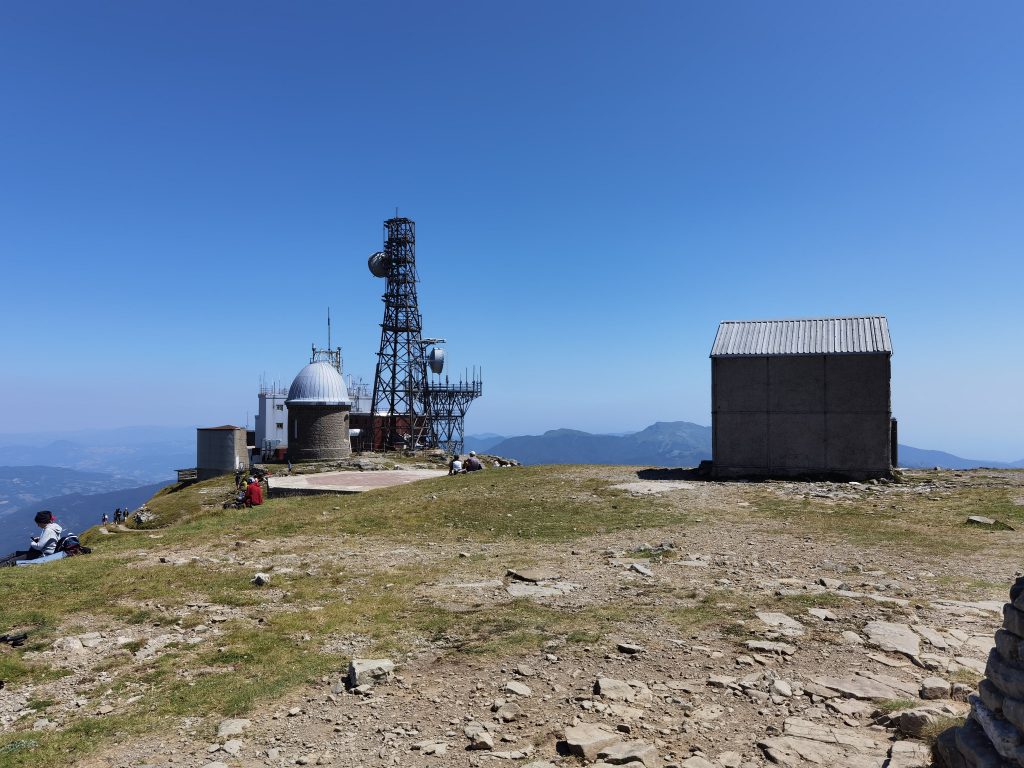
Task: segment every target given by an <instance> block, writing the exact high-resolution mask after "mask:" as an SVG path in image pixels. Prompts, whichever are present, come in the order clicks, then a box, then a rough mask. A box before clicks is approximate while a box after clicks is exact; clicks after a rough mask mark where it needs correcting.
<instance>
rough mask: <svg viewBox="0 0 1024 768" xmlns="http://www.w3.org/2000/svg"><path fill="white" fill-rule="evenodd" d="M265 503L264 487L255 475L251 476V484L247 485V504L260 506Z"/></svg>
mask: <svg viewBox="0 0 1024 768" xmlns="http://www.w3.org/2000/svg"><path fill="white" fill-rule="evenodd" d="M262 503H263V488H262V487H261V486H260V484H259V482H258V481H257V480H256V478H254V477H250V478H249V484H248V485H247V486H246V487H245V506H247V507H258V506H259V505H260V504H262Z"/></svg>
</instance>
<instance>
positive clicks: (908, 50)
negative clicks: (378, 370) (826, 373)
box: [0, 0, 1024, 459]
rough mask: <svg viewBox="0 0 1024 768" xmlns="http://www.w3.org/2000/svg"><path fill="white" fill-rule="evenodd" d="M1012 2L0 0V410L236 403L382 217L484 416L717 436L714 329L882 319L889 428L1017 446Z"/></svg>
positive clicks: (909, 435)
mask: <svg viewBox="0 0 1024 768" xmlns="http://www.w3.org/2000/svg"><path fill="white" fill-rule="evenodd" d="M1022 25H1024V7H1022V6H1021V5H1020V4H1018V3H1011V2H992V3H985V4H977V3H967V2H963V3H948V2H906V3H889V2H862V3H821V2H817V1H815V2H785V1H784V2H773V3H757V2H747V3H737V2H721V3H719V2H716V3H696V2H652V3H628V4H627V3H607V2H586V3H582V2H578V3H577V2H561V3H547V2H522V3H514V4H513V3H502V4H498V3H490V2H482V3H481V2H457V3H456V2H452V3H441V2H438V3H414V2H408V3H340V2H339V3H326V2H325V3H320V2H302V3H266V2H203V3H198V2H180V3H179V2H175V3H172V2H134V1H133V2H95V3H80V2H58V3H53V2H45V1H44V2H38V1H33V2H18V1H17V0H11V1H10V2H6V3H4V4H3V6H2V7H0V115H2V120H0V260H2V263H3V275H4V280H3V285H4V290H3V303H4V308H5V310H6V316H7V328H6V329H5V332H4V333H3V335H2V341H0V359H2V360H3V364H2V369H0V385H2V387H3V392H4V393H5V397H6V398H7V399H8V402H9V403H11V404H13V407H10V406H9V407H8V408H7V409H6V410H7V419H8V423H6V424H5V425H3V428H2V429H0V431H3V432H25V431H36V430H51V429H61V428H80V427H97V426H106V425H109V426H121V425H132V424H165V425H210V424H214V423H217V424H220V423H224V422H235V423H241V422H243V421H244V420H245V418H246V416H247V414H249V415H250V422H251V414H252V412H253V411H254V410H255V407H256V398H255V393H256V389H257V387H258V384H259V381H260V377H261V376H264V375H265V376H266V377H267V378H268V379H270V380H275V379H276V380H280V381H282V382H284V383H286V384H287V382H288V381H290V379H291V377H292V376H294V374H295V373H296V372H297V371H298V370H299V369H300V368H301V367H302V365H303V364H304V363H305V362H306V361H307V358H308V352H309V347H310V344H311V343H313V342H316V343H318V344H321V345H322V344H324V343H326V331H325V327H324V326H325V322H324V318H325V315H326V309H327V307H328V306H330V307H331V314H332V317H333V320H334V339H335V341H336V342H338V343H340V344H341V345H342V346H343V349H344V356H345V362H346V369H347V372H349V373H353V374H356V375H362V376H364V377H365V378H367V379H369V378H371V377H372V373H373V365H374V354H375V352H376V350H377V345H378V342H379V327H378V324H379V323H380V319H381V313H382V305H381V302H380V295H381V292H382V290H383V282H382V281H380V280H377V279H376V278H374V277H372V276H371V275H370V273H369V272H368V271H367V269H366V257H367V256H368V255H369V254H370V253H371V252H373V251H375V250H379V249H380V247H381V245H382V221H383V220H384V219H385V218H387V217H388V216H391V215H393V214H394V210H395V207H396V206H397V207H398V208H399V211H400V213H401V214H402V215H406V216H409V217H411V218H413V219H415V220H416V222H417V235H418V246H417V257H418V264H419V272H420V277H421V280H422V282H421V285H420V305H421V309H422V311H423V315H424V330H425V332H426V333H428V334H430V335H435V336H444V337H446V338H447V339H448V344H447V352H448V360H449V364H450V366H451V368H452V369H453V370H460V369H461V368H463V367H465V366H472V365H474V364H475V365H479V366H482V367H483V371H484V387H485V396H484V398H482V399H481V400H479V401H478V402H477V403H475V404H474V405H473V407H472V408H471V410H470V414H469V416H468V418H467V430H468V431H470V432H484V431H490V432H498V433H502V434H522V433H536V432H540V431H543V430H545V429H550V428H556V427H574V428H578V429H585V430H588V431H608V432H612V431H625V430H630V429H639V428H642V427H644V426H646V425H647V424H649V423H651V422H653V421H656V420H662V421H668V420H689V421H695V422H698V423H702V424H708V423H710V413H709V411H710V391H709V390H710V366H709V361H708V357H707V355H708V352H709V350H710V347H711V343H712V341H713V339H714V335H715V330H716V328H717V324H718V323H719V322H720V321H721V320H726V319H731V320H742V319H760V318H776V317H809V316H823V315H847V314H885V315H887V316H888V317H889V321H890V327H891V331H892V336H893V344H894V349H895V355H894V358H893V406H894V413H895V415H896V416H897V417H898V418H899V420H900V436H901V440H902V441H903V442H906V443H909V444H911V445H918V446H921V447H927V448H939V449H944V450H950V451H953V452H955V453H959V454H960V455H970V456H980V457H984V458H994V459H1019V458H1024V396H1022V395H1021V391H1022V382H1024V354H1022V352H1024V343H1022V336H1021V329H1022V328H1024V309H1022V303H1021V287H1022V285H1024V215H1022V214H1024V210H1022V208H1024V189H1022V180H1024V148H1022V142H1021V139H1020V137H1021V136H1024V98H1022V95H1024V47H1022V46H1021V45H1020V30H1021V28H1022Z"/></svg>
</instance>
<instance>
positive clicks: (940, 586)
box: [0, 469, 1024, 768]
mask: <svg viewBox="0 0 1024 768" xmlns="http://www.w3.org/2000/svg"><path fill="white" fill-rule="evenodd" d="M590 471H593V472H602V471H604V470H600V469H594V470H590ZM992 477H995V478H996V479H995V480H993V479H992V478H990V477H988V476H986V475H984V473H979V474H974V475H972V474H970V473H959V474H957V475H950V476H948V477H946V478H945V479H937V480H936V481H935V482H934V483H926V484H923V485H922V484H920V483H918V484H916V485H914V486H913V487H905V488H901V487H899V486H861V485H850V484H829V483H817V484H807V483H776V484H772V486H771V491H770V492H771V494H774V495H775V496H777V497H778V498H779V499H782V500H786V499H790V498H811V499H815V500H818V501H820V502H821V503H822V504H826V505H831V504H842V503H843V502H844V500H849V499H851V498H852V499H853V500H855V501H857V503H861V504H864V503H877V504H879V505H885V506H898V505H899V504H901V503H902V502H901V500H902V499H903V498H905V497H906V496H907V495H908V494H932V495H937V498H939V497H941V494H942V493H944V492H946V491H947V490H949V489H951V488H955V487H957V485H958V484H963V483H966V482H971V483H982V484H983V483H986V482H998V483H1006V482H1009V483H1011V484H1014V485H1015V487H1016V488H1017V490H1018V491H1020V492H1019V493H1017V494H1016V497H1015V498H1016V499H1017V500H1018V501H1022V500H1024V473H1018V474H1013V475H1009V474H1004V475H998V476H992ZM1006 478H1009V480H1007V479H1006ZM621 479H622V482H621V483H620V487H621V489H622V490H624V491H626V492H627V493H629V494H634V495H640V496H644V495H656V496H659V497H665V496H669V497H671V498H672V499H674V500H675V501H676V503H678V504H680V505H683V506H685V507H686V508H687V509H689V510H691V511H692V513H693V518H692V520H690V521H689V522H688V524H687V525H680V526H670V527H662V528H658V529H648V530H642V531H636V530H633V531H624V532H618V533H614V534H604V535H598V536H590V537H584V538H580V539H578V540H576V541H574V542H572V543H571V544H543V543H537V542H493V543H487V542H484V543H480V542H474V543H466V544H463V545H459V544H455V545H453V544H431V543H429V542H424V543H422V544H416V545H403V546H401V547H395V546H393V545H388V544H387V543H386V542H384V541H381V540H369V539H366V540H356V539H353V538H351V537H345V538H338V539H336V540H328V543H327V546H326V547H325V548H324V550H325V552H326V553H329V556H328V554H326V553H320V554H317V553H311V552H308V551H301V550H297V551H292V552H289V551H287V546H286V542H281V541H275V542H259V541H256V542H252V541H249V542H246V543H245V546H244V547H239V548H238V551H237V552H231V551H229V552H227V553H226V554H225V552H224V549H223V547H221V546H220V545H219V544H216V545H215V544H211V545H210V546H209V547H205V548H198V549H190V550H188V551H162V550H160V549H159V548H158V547H157V545H156V544H157V543H156V542H154V541H149V542H148V543H147V544H145V545H140V546H148V547H149V549H145V550H142V549H140V553H139V555H138V562H139V564H140V567H152V566H154V565H160V566H163V567H166V568H174V567H175V565H176V564H182V563H187V562H192V561H194V560H196V559H199V560H201V561H204V562H209V563H210V564H211V565H216V564H217V563H218V562H224V561H225V560H230V561H231V563H232V564H233V565H237V564H239V563H242V564H244V565H246V566H249V567H251V568H252V571H253V573H254V574H255V573H256V572H257V571H259V572H261V573H265V574H267V577H268V579H267V580H268V583H267V584H266V586H264V587H263V589H264V590H266V597H267V600H266V602H265V603H264V604H263V605H260V606H257V607H253V606H245V607H240V608H236V609H232V608H229V607H225V606H222V605H216V606H214V605H208V604H203V603H193V604H187V605H185V607H184V608H183V609H176V610H178V613H179V615H180V619H181V621H179V625H178V626H176V627H174V628H172V629H170V630H168V629H167V628H166V627H164V628H163V629H155V628H150V627H146V626H137V625H129V624H123V625H115V624H112V623H111V622H110V621H109V619H104V620H102V621H100V622H99V624H100V625H101V626H99V628H98V629H97V630H95V631H93V632H89V633H80V634H68V635H64V636H62V637H61V638H59V639H58V640H57V641H56V642H55V643H54V644H53V647H52V648H50V649H47V650H45V651H36V652H34V654H29V656H33V655H35V656H37V657H43V658H45V660H46V662H47V663H48V664H51V665H54V666H58V667H61V668H65V669H69V670H71V671H72V672H73V675H74V676H73V677H72V678H71V681H74V680H75V679H80V680H83V681H90V685H91V689H87V686H84V685H83V686H75V685H74V684H69V678H63V679H62V681H61V682H60V684H59V685H58V684H54V683H37V684H33V685H26V686H22V687H21V688H20V689H18V690H11V689H10V688H9V689H7V690H4V691H0V723H3V727H4V729H5V730H6V729H9V728H14V727H22V726H23V724H24V718H25V717H34V716H35V715H34V714H33V710H32V709H31V708H30V707H28V703H29V701H30V700H32V699H39V698H40V697H46V698H49V699H53V700H55V701H56V702H58V704H57V705H56V706H51V707H49V708H48V709H47V715H46V717H44V718H40V719H39V720H37V721H36V722H35V727H36V728H37V729H47V728H59V727H61V720H62V714H61V713H62V711H66V712H73V711H74V710H75V709H87V710H89V711H90V713H91V715H92V716H95V717H116V716H117V715H118V712H119V711H121V710H122V709H123V708H124V707H126V706H129V705H131V704H134V703H137V702H138V701H140V700H142V701H145V697H146V696H147V695H148V694H147V690H146V687H145V684H144V683H142V684H139V685H138V686H136V688H135V689H129V690H125V689H123V688H121V687H118V686H115V685H114V684H113V676H108V677H105V676H104V675H105V674H106V673H105V672H104V666H105V664H106V663H107V662H108V661H109V658H110V656H111V654H121V655H127V654H130V655H131V656H132V658H134V659H138V660H140V661H142V660H145V659H152V658H153V657H155V656H159V654H161V653H162V652H163V650H164V649H165V648H168V647H174V646H175V645H183V644H188V645H192V644H195V645H199V644H210V645H216V644H217V638H218V635H219V633H220V632H221V629H220V627H221V626H222V625H223V624H224V623H225V622H228V621H246V622H249V623H250V624H251V625H252V627H253V631H258V629H259V625H260V622H261V621H262V620H263V618H264V617H265V616H266V615H269V614H270V613H272V612H273V611H275V610H294V608H290V607H286V606H284V605H282V604H280V603H279V602H278V601H276V600H275V594H274V589H275V578H276V576H277V574H281V573H287V569H289V568H292V569H296V568H298V569H304V570H306V571H310V572H313V573H315V572H317V569H318V568H323V567H326V565H325V563H326V562H327V561H328V559H329V560H330V561H331V562H341V563H345V562H351V563H359V564H361V566H362V567H364V568H365V567H367V564H370V567H372V568H376V569H378V570H380V571H383V572H387V571H389V570H392V569H395V568H399V567H409V566H415V565H422V566H426V565H431V566H434V567H436V566H437V565H438V564H439V563H452V564H453V565H451V566H450V567H449V568H446V570H445V572H444V575H443V576H442V577H441V578H436V577H435V578H431V579H430V580H428V581H424V582H423V583H421V584H419V585H418V586H417V587H416V594H417V599H418V600H419V601H421V602H422V603H425V604H428V605H430V604H435V605H437V606H443V607H444V608H445V609H446V610H456V611H459V610H462V611H466V612H467V613H468V612H471V611H473V610H475V609H476V608H478V607H479V606H481V605H492V604H504V603H507V604H509V605H510V606H517V605H521V604H522V601H529V602H530V603H536V604H539V605H545V606H551V607H555V608H556V609H558V610H559V611H560V612H563V613H565V614H566V615H570V616H571V615H575V614H576V613H579V614H580V615H581V623H580V625H579V626H578V628H577V629H576V631H575V632H568V633H565V635H564V636H562V637H556V638H553V639H549V640H546V641H545V642H544V643H543V645H541V646H540V647H536V646H531V645H529V644H528V643H527V644H523V643H514V642H510V643H509V647H508V649H507V651H505V652H503V651H501V650H500V649H499V650H498V651H497V652H493V651H491V652H489V653H482V654H474V653H460V652H458V649H459V641H460V638H459V637H457V636H449V637H441V638H430V639H427V638H423V639H422V641H421V642H419V643H418V645H417V648H416V649H415V650H414V651H412V652H411V653H409V654H408V655H406V656H403V657H401V658H395V659H392V660H390V661H392V662H394V668H393V669H391V668H390V667H388V666H385V668H383V669H381V670H378V671H377V672H378V673H377V676H376V677H374V674H375V673H374V666H373V665H369V668H368V670H363V669H361V668H360V669H359V670H356V671H357V672H358V675H357V676H356V677H357V679H352V680H348V679H347V678H348V672H349V670H348V669H346V668H339V669H337V671H336V673H335V674H333V675H329V676H325V677H323V678H322V679H320V680H317V681H315V682H313V683H310V684H307V685H304V686H302V687H301V688H299V689H298V690H296V691H294V692H292V693H290V694H288V695H287V696H286V697H285V698H283V699H280V700H276V701H264V702H257V703H256V704H255V705H254V707H253V708H252V712H251V713H250V714H248V715H247V716H246V717H244V718H237V719H231V720H223V721H220V720H218V721H217V722H212V723H211V722H207V721H204V720H202V719H199V718H186V719H183V720H181V721H180V722H178V724H177V727H176V728H172V729H169V730H167V731H166V732H161V733H151V734H149V735H147V736H144V737H143V738H138V739H132V740H127V741H125V742H123V743H120V744H114V745H111V746H109V747H107V748H105V749H104V750H102V752H100V753H99V754H96V755H93V756H90V757H89V758H87V759H86V760H85V761H84V762H83V763H82V764H84V765H90V766H92V765H95V766H97V768H99V767H100V766H102V767H104V768H106V767H108V766H109V768H136V767H137V766H154V768H172V767H173V768H201V767H202V766H208V765H209V766H210V768H222V767H221V765H218V764H223V765H226V766H229V767H230V768H247V767H249V766H270V767H271V768H284V767H285V766H292V765H331V766H338V768H348V767H352V768H354V767H355V766H391V765H395V766H437V768H443V767H446V766H488V765H493V766H501V765H509V766H529V767H530V768H549V766H569V765H580V764H593V765H631V766H634V768H639V766H646V768H654V767H655V766H662V767H663V768H668V767H669V766H686V768H707V767H708V766H712V767H721V768H740V767H743V768H754V767H755V766H765V765H769V764H779V765H784V766H797V765H805V764H808V765H822V766H825V765H827V766H830V768H831V767H833V766H884V765H888V766H890V768H911V767H912V766H925V765H929V764H930V762H931V757H930V746H929V742H928V740H929V738H934V735H935V733H937V732H938V731H939V730H941V728H943V727H945V726H947V725H949V724H952V723H954V722H956V721H957V718H960V717H962V716H963V714H964V713H965V712H966V710H967V705H966V703H965V702H966V699H967V696H968V694H969V693H971V692H972V691H973V690H974V689H975V686H976V684H977V681H978V680H979V679H980V678H981V677H982V675H983V673H984V669H985V659H986V657H987V655H988V653H989V650H990V648H991V647H992V645H993V635H994V632H995V631H996V629H997V628H998V627H999V626H1000V623H1001V611H1002V604H1003V602H1005V600H1006V590H1007V589H1008V588H1009V586H1010V584H1011V583H1012V581H1013V579H1014V577H1015V576H1017V575H1019V574H1020V573H1021V571H1020V570H1019V569H1020V566H1021V563H1020V561H1019V558H1017V557H1015V556H1014V555H1013V547H1009V548H1007V546H1006V545H1005V541H1004V542H1003V546H1001V547H999V548H993V549H992V550H986V549H982V550H978V549H977V548H975V549H974V550H973V551H972V553H971V555H970V557H969V558H967V557H962V558H961V557H956V556H951V555H950V553H949V551H948V550H942V551H938V552H936V551H929V550H927V549H916V548H900V549H896V548H894V547H891V546H886V545H885V543H884V542H882V543H870V544H864V545H853V544H851V543H850V542H849V540H847V539H840V538H837V537H830V536H828V535H814V536H811V535H807V534H806V533H805V532H804V531H802V530H800V526H799V525H798V524H786V523H780V522H779V521H778V520H768V519H759V520H748V521H744V520H743V510H744V508H745V506H751V505H754V504H757V503H760V502H759V501H758V500H752V499H753V496H752V495H751V494H752V492H753V489H754V488H755V486H754V485H750V486H745V485H744V484H736V483H734V484H719V483H706V482H696V481H688V480H681V479H678V478H673V477H663V478H660V479H659V478H658V477H648V478H644V477H640V478H637V477H636V475H633V477H632V478H630V477H629V476H626V475H623V477H622V478H621ZM944 484H945V485H944ZM757 493H759V494H763V493H764V488H763V487H761V486H757ZM1015 493H1016V491H1015ZM761 498H763V497H761V496H759V497H758V499H761ZM722 510H729V513H728V515H726V514H724V513H722V512H721V511H722ZM983 525H984V524H983ZM962 530H963V533H962V534H960V535H965V536H967V535H974V534H973V530H974V529H972V528H967V527H965V528H964V529H962ZM155 535H157V536H159V534H155ZM979 535H980V534H979ZM1005 535H1007V536H1015V535H1016V534H1015V533H1008V534H1005ZM1014 541H1017V544H1019V540H1017V539H1014ZM1017 551H1019V547H1018V548H1017ZM432 573H436V570H434V571H432ZM306 609H307V610H313V611H315V610H316V606H307V608H306ZM586 609H606V610H609V611H611V610H613V609H614V611H616V613H615V616H616V619H615V623H614V630H613V631H611V632H608V633H601V632H594V631H593V627H591V626H589V625H588V624H587V623H586V619H585V618H583V617H585V616H589V615H590V614H588V613H586ZM323 650H324V651H325V652H326V651H329V652H333V653H337V652H339V651H343V652H344V653H345V655H346V656H348V657H350V658H352V659H362V658H366V656H367V655H368V650H369V649H368V647H367V644H366V642H365V640H364V639H363V638H361V637H359V636H358V635H346V636H339V637H337V638H333V639H332V641H331V644H330V648H324V649H323ZM312 651H313V652H316V651H317V649H312ZM179 674H180V675H182V676H186V677H187V676H191V677H193V678H195V679H199V678H201V677H202V674H203V670H202V669H195V668H192V669H188V668H186V669H181V670H179ZM111 675H113V673H111ZM83 690H85V692H83ZM214 731H216V735H213V732H214ZM2 759H3V758H2V755H0V760H2ZM211 764H212V765H211Z"/></svg>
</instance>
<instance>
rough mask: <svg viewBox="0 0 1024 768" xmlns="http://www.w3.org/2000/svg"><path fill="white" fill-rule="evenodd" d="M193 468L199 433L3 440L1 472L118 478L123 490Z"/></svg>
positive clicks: (101, 432) (111, 432)
mask: <svg viewBox="0 0 1024 768" xmlns="http://www.w3.org/2000/svg"><path fill="white" fill-rule="evenodd" d="M195 463H196V431H195V429H192V428H188V427H123V428H120V429H96V430H87V431H85V430H83V431H74V432H50V433H42V434H37V435H30V434H0V466H8V467H24V466H33V465H34V466H48V467H65V468H67V469H77V470H80V471H82V472H100V473H103V474H106V475H111V476H113V477H115V478H120V480H119V481H118V482H120V483H121V486H120V487H127V486H129V485H143V484H145V483H150V482H154V481H156V480H162V479H164V478H172V477H174V470H175V469H177V468H178V467H194V466H195ZM47 495H51V496H52V495H54V494H52V493H51V494H47Z"/></svg>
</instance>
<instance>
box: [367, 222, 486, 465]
mask: <svg viewBox="0 0 1024 768" xmlns="http://www.w3.org/2000/svg"><path fill="white" fill-rule="evenodd" d="M369 267H370V272H372V273H373V274H374V275H376V276H377V277H383V278H385V279H386V281H387V283H386V286H385V289H384V296H383V301H384V321H383V322H382V323H381V324H380V351H379V352H377V370H376V372H375V374H374V377H373V398H372V403H371V411H370V414H371V425H372V427H371V429H369V430H368V432H369V434H368V435H367V438H366V439H365V440H364V441H363V445H364V449H365V450H384V451H389V450H402V449H405V450H415V449H418V448H443V449H444V450H446V451H449V452H454V453H459V452H461V451H462V445H463V424H464V421H465V417H466V409H467V408H469V404H470V403H471V402H472V401H473V400H474V399H475V398H477V397H480V395H481V393H482V384H481V382H480V378H479V376H478V375H477V372H476V369H474V372H473V378H472V380H470V381H463V380H460V381H459V382H458V383H456V384H451V383H449V382H448V379H447V377H445V382H444V384H442V383H441V381H440V377H439V375H440V373H441V371H442V370H443V368H444V350H443V349H440V348H437V347H435V348H434V349H432V350H430V352H429V354H428V352H427V347H429V346H431V345H433V344H438V343H443V342H444V339H424V338H423V335H422V334H423V318H422V316H421V315H420V310H419V302H418V299H417V296H416V283H417V282H419V277H418V276H417V274H416V224H415V222H413V221H412V220H411V219H405V218H399V217H397V216H396V217H395V218H393V219H388V220H387V221H385V222H384V250H383V251H379V252H377V253H375V254H373V255H372V256H370V259H369ZM428 367H429V370H430V371H431V372H432V373H434V374H435V375H436V376H437V378H436V379H435V381H434V382H430V381H429V379H428V373H427V370H428Z"/></svg>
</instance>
